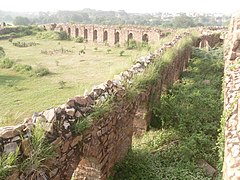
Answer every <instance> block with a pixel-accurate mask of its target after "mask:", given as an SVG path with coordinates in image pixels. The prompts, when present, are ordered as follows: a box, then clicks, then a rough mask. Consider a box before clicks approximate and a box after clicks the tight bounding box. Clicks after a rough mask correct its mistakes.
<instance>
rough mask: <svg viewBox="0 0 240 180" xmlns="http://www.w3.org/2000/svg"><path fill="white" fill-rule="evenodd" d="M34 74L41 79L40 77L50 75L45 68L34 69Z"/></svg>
mask: <svg viewBox="0 0 240 180" xmlns="http://www.w3.org/2000/svg"><path fill="white" fill-rule="evenodd" d="M34 74H35V75H36V76H38V77H42V76H46V75H48V74H50V71H49V69H48V68H46V67H39V68H37V69H35V71H34Z"/></svg>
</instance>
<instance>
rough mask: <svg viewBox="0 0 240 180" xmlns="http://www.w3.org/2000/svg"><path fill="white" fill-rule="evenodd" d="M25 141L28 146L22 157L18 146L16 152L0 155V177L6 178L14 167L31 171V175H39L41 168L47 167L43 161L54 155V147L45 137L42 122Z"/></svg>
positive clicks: (22, 170)
mask: <svg viewBox="0 0 240 180" xmlns="http://www.w3.org/2000/svg"><path fill="white" fill-rule="evenodd" d="M27 141H28V144H29V146H27V147H25V148H28V149H26V151H27V152H28V153H27V154H25V156H24V157H22V156H19V147H18V148H17V149H16V152H11V153H9V154H5V153H3V154H1V155H0V179H6V177H8V176H9V175H10V174H11V172H12V171H13V170H14V169H18V170H20V171H21V172H29V173H30V172H32V174H31V176H34V175H36V174H38V175H40V176H41V173H40V172H41V169H42V168H48V167H47V166H46V165H45V164H44V163H45V162H46V160H48V159H50V158H53V157H55V152H54V147H53V146H52V145H50V144H49V143H48V141H47V140H46V139H45V130H44V127H43V125H42V124H40V123H37V124H36V126H35V128H34V129H33V131H32V136H31V137H30V138H29V140H27ZM22 158H23V159H24V160H23V161H22ZM20 162H21V163H20ZM29 178H31V177H29Z"/></svg>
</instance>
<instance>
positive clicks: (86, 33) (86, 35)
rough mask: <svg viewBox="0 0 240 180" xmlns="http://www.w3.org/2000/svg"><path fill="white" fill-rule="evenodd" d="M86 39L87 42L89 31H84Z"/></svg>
mask: <svg viewBox="0 0 240 180" xmlns="http://www.w3.org/2000/svg"><path fill="white" fill-rule="evenodd" d="M83 36H84V39H85V40H86V41H87V40H88V30H87V29H84V35H83Z"/></svg>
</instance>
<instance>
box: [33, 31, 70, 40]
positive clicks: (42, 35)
mask: <svg viewBox="0 0 240 180" xmlns="http://www.w3.org/2000/svg"><path fill="white" fill-rule="evenodd" d="M36 37H37V38H38V39H52V40H68V39H69V36H68V35H67V33H66V32H65V31H61V32H55V31H44V32H39V33H37V35H36Z"/></svg>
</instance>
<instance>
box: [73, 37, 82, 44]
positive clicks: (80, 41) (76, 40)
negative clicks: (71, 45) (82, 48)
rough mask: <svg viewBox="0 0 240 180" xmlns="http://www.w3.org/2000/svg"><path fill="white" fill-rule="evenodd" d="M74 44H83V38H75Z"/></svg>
mask: <svg viewBox="0 0 240 180" xmlns="http://www.w3.org/2000/svg"><path fill="white" fill-rule="evenodd" d="M75 42H76V43H83V42H84V38H83V37H77V38H75Z"/></svg>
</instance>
